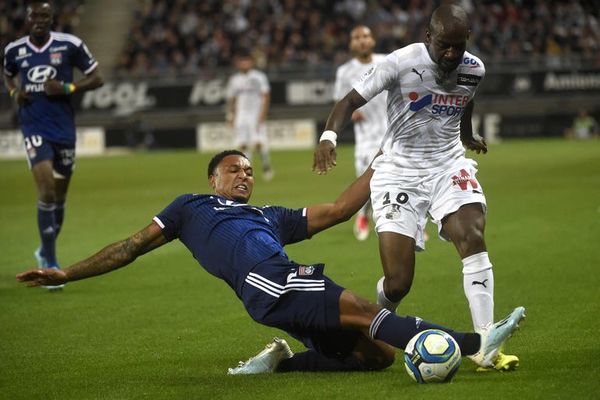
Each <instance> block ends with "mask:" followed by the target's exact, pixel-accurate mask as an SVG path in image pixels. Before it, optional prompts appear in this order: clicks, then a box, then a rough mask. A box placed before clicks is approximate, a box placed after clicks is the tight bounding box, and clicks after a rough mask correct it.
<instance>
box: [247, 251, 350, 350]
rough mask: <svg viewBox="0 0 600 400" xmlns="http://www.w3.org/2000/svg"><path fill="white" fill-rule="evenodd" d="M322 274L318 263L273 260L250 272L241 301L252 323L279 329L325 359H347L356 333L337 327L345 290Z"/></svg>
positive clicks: (280, 258)
mask: <svg viewBox="0 0 600 400" xmlns="http://www.w3.org/2000/svg"><path fill="white" fill-rule="evenodd" d="M323 269H324V265H323V264H315V265H299V264H295V263H291V262H289V261H288V260H286V259H284V258H282V257H274V258H273V259H271V260H269V261H268V262H266V263H262V264H260V265H258V266H257V267H255V268H254V269H253V270H252V271H251V272H250V274H249V275H248V277H247V278H246V284H245V286H244V290H243V296H242V300H243V301H244V305H245V306H246V310H247V311H248V313H249V314H250V316H251V317H252V318H253V319H254V320H255V321H257V322H259V323H261V324H264V325H268V326H272V327H275V328H279V329H282V330H284V331H286V332H287V333H288V334H289V335H290V336H292V337H294V338H296V339H298V340H299V341H301V342H302V343H304V345H305V346H306V347H308V348H310V349H313V350H315V351H317V352H319V353H321V354H323V355H325V356H327V357H346V356H348V355H349V354H351V352H352V350H353V349H354V347H355V345H356V342H357V340H358V338H359V337H360V336H361V334H360V332H359V331H357V330H350V329H343V328H342V327H341V325H340V308H339V301H340V295H341V293H342V292H343V291H344V290H345V289H344V288H343V287H341V286H339V285H338V284H336V283H335V282H334V281H332V280H331V279H329V278H328V277H327V276H325V275H324V274H323Z"/></svg>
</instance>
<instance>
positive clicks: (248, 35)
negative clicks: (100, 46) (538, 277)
mask: <svg viewBox="0 0 600 400" xmlns="http://www.w3.org/2000/svg"><path fill="white" fill-rule="evenodd" d="M441 2H443V0H441V1H440V0H337V1H330V0H302V1H301V0H203V1H196V0H140V1H139V7H138V8H137V10H136V11H135V15H134V17H133V18H132V24H131V28H130V32H129V35H128V38H127V40H126V44H125V45H124V46H123V48H122V50H121V51H120V54H119V56H118V59H117V60H116V66H115V73H117V74H119V75H125V76H169V75H173V76H177V75H181V74H190V75H192V74H198V73H201V72H203V71H215V70H217V69H219V68H221V67H230V66H231V61H232V57H233V55H234V54H235V52H236V50H237V49H240V48H243V49H246V50H249V51H250V52H251V53H252V54H253V56H254V57H255V59H256V62H257V66H258V67H259V68H263V69H264V68H268V69H270V70H278V69H279V70H285V69H296V70H297V69H299V68H303V69H305V68H306V69H311V68H312V69H314V70H318V69H319V68H328V70H329V69H330V68H331V65H337V64H340V63H342V62H344V61H346V60H347V59H348V58H349V54H348V34H349V32H350V30H351V28H352V27H353V26H354V25H356V24H358V23H363V24H366V25H368V26H370V27H371V28H372V30H373V32H374V34H375V36H376V39H377V48H376V51H377V52H381V53H388V52H390V51H392V50H394V49H396V48H399V47H402V46H404V45H406V44H409V43H412V42H415V41H422V40H423V39H424V36H425V29H426V25H427V21H428V18H429V15H430V14H431V11H432V10H433V8H435V7H436V6H438V5H439V4H440V3H441ZM22 3H23V2H22V1H13V0H5V1H2V2H0V41H1V42H2V46H4V45H5V44H6V43H7V42H8V41H10V40H13V39H14V38H16V37H19V36H21V35H24V34H26V32H25V29H24V25H23V21H24V15H25V13H24V6H23V4H22ZM458 3H460V4H461V5H462V6H463V7H464V8H465V9H466V10H467V12H468V13H469V14H470V15H471V16H472V20H471V21H472V34H471V41H470V44H469V46H468V48H469V51H471V52H473V53H475V54H477V55H480V56H482V57H483V58H484V60H485V61H486V63H487V64H488V65H496V64H497V63H500V62H503V63H506V62H523V61H525V62H528V63H531V62H537V63H544V64H545V65H549V66H560V65H561V63H562V62H563V61H564V60H566V59H568V58H570V57H585V58H588V59H591V60H592V62H595V63H596V65H598V66H600V22H599V19H600V0H579V1H575V0H560V1H559V0H503V1H489V0H482V1H475V0H462V1H458ZM55 4H56V5H57V6H59V12H58V17H57V23H56V29H57V30H60V31H66V32H70V31H72V30H73V29H75V28H76V26H77V22H78V15H79V12H80V11H81V10H82V7H81V4H82V1H77V0H71V1H69V0H63V1H56V2H55Z"/></svg>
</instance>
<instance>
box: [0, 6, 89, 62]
mask: <svg viewBox="0 0 600 400" xmlns="http://www.w3.org/2000/svg"><path fill="white" fill-rule="evenodd" d="M53 4H54V6H55V18H54V25H53V27H52V29H53V30H55V31H59V32H66V33H74V31H75V30H76V29H77V25H79V17H80V15H81V13H82V12H83V10H84V7H83V0H54V1H53ZM26 8H27V2H26V1H23V0H0V48H1V49H2V52H4V48H5V47H6V45H7V44H9V43H10V42H12V41H13V40H16V39H19V38H21V37H23V36H26V35H28V34H29V30H28V28H27V26H26V24H25V16H26Z"/></svg>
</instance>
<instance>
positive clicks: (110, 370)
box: [0, 140, 600, 400]
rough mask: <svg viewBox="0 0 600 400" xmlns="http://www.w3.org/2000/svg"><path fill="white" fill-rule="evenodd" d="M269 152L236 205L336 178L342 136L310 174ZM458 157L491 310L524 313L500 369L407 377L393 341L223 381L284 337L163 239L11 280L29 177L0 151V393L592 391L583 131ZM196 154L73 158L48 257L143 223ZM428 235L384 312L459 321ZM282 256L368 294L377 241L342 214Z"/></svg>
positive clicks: (325, 189)
mask: <svg viewBox="0 0 600 400" xmlns="http://www.w3.org/2000/svg"><path fill="white" fill-rule="evenodd" d="M272 158H273V163H274V165H275V169H276V177H275V179H274V180H273V181H272V182H270V183H265V182H263V181H262V180H261V176H260V172H257V178H256V181H257V182H256V186H255V191H254V197H253V203H256V204H281V205H285V206H290V207H301V206H305V205H309V204H314V203H319V202H326V201H331V200H333V199H334V198H335V197H336V195H337V194H339V193H340V192H341V190H342V189H343V188H344V187H345V186H346V185H347V184H348V183H349V182H350V181H351V179H352V178H353V168H354V167H353V158H352V149H351V148H350V147H342V148H340V151H339V160H338V167H337V168H336V169H335V170H334V171H333V172H332V173H331V174H329V175H327V176H317V175H315V174H313V173H311V171H310V164H311V154H310V152H308V151H301V152H276V153H274V154H273V155H272ZM475 158H476V159H477V160H478V162H479V175H478V177H479V179H480V181H481V183H482V184H483V187H484V189H485V192H486V195H487V198H488V206H489V213H488V224H487V229H486V239H487V245H488V249H489V252H490V255H491V259H492V262H493V263H494V271H495V281H496V296H495V301H496V318H500V317H502V316H504V314H507V313H508V312H509V311H510V310H512V308H513V307H515V306H517V305H524V306H525V307H526V308H527V315H528V318H527V320H526V321H525V322H524V324H523V326H522V329H521V330H520V331H519V332H518V334H517V335H515V336H514V337H513V338H512V339H511V340H510V342H509V344H508V348H507V349H506V350H507V352H508V353H514V354H517V355H519V356H520V358H521V367H520V369H519V370H518V371H516V372H514V373H502V374H501V373H476V372H475V366H474V365H473V364H472V363H471V362H470V361H469V360H466V359H465V360H463V364H462V366H461V369H460V370H459V372H458V374H457V375H456V377H455V379H454V380H453V382H452V383H451V384H447V385H417V384H416V383H414V382H413V381H411V380H410V378H409V377H408V375H407V374H406V373H405V371H404V365H403V362H402V358H401V357H400V356H401V354H402V353H401V352H399V353H398V356H399V357H398V358H397V361H396V363H395V364H394V365H393V366H392V367H391V368H389V369H387V370H386V371H383V372H372V373H313V374H309V373H303V374H301V373H293V374H281V375H263V376H245V377H244V376H234V377H231V376H227V375H226V371H227V368H228V367H231V366H234V365H235V364H236V363H237V361H238V360H242V359H244V360H245V359H246V358H248V357H249V356H252V355H254V354H255V353H256V352H258V351H259V350H260V349H262V347H263V346H264V345H265V344H266V343H267V342H268V341H270V340H271V338H272V337H273V336H275V335H282V336H283V337H286V338H287V336H286V335H284V334H282V333H281V332H279V331H277V330H275V329H270V328H267V327H263V326H259V325H258V324H256V323H254V322H253V321H252V320H251V319H250V318H249V317H248V316H247V315H246V313H245V311H244V310H243V308H242V306H241V303H240V302H239V301H238V300H237V299H236V297H235V295H234V294H233V292H232V291H231V290H230V289H229V288H228V287H227V286H226V285H225V284H224V283H223V282H221V281H218V280H217V279H215V278H213V277H212V276H210V275H209V274H207V273H206V272H205V271H204V270H202V268H201V267H200V266H198V265H197V263H196V262H195V260H194V259H193V258H192V257H191V256H190V255H189V254H188V252H187V251H186V249H185V248H184V247H183V246H182V245H181V244H180V243H177V242H174V243H171V244H169V245H166V246H163V247H162V248H160V249H158V250H156V251H155V252H154V253H153V254H149V255H145V256H143V257H141V258H140V259H138V260H137V261H136V262H135V263H134V264H132V265H130V266H128V267H126V268H124V269H121V270H118V271H115V272H113V273H112V274H109V275H105V276H101V277H97V278H94V279H89V280H86V281H81V282H75V283H71V284H68V285H67V287H66V288H65V290H64V291H63V292H61V293H48V292H46V291H44V290H42V289H37V288H36V289H26V288H24V287H22V286H21V285H19V284H18V283H17V282H16V281H15V279H14V275H15V274H16V273H17V272H19V271H22V270H24V269H26V268H29V267H32V266H33V265H34V258H33V251H34V249H35V248H36V247H37V245H38V239H37V233H36V232H37V231H36V222H35V201H36V200H35V191H34V185H33V180H32V177H31V175H30V173H29V172H28V171H27V166H26V163H25V161H24V160H19V161H2V162H0V182H1V185H0V187H1V188H2V196H0V221H1V223H0V249H1V251H0V310H1V311H0V398H1V399H41V398H47V399H148V398H151V399H284V398H285V399H313V400H314V399H325V398H327V399H338V398H340V399H395V398H401V399H421V398H428V399H473V398H483V397H486V398H488V399H507V398H510V399H573V400H575V399H577V400H579V399H592V398H594V399H597V398H599V396H600V394H599V393H600V332H599V328H600V323H599V322H598V319H599V316H600V290H599V289H598V288H599V287H600V270H599V267H600V242H599V239H600V142H597V141H595V142H565V141H560V140H548V141H512V142H505V143H502V144H500V145H494V146H491V149H490V152H489V153H488V154H487V155H485V156H476V157H475ZM207 161H208V156H206V155H199V154H196V153H193V152H157V153H147V154H135V155H128V156H114V157H103V158H80V159H78V161H77V172H76V174H75V176H74V179H73V182H72V187H71V192H70V195H69V198H68V203H67V214H66V222H65V225H64V228H63V232H62V233H61V236H60V238H59V241H58V245H59V247H58V248H59V259H60V261H61V264H62V265H63V266H68V265H69V264H70V263H72V262H75V261H77V260H79V259H81V258H83V257H86V256H88V255H90V254H91V253H92V252H95V251H97V250H99V249H100V248H101V247H103V246H104V245H106V244H108V243H112V242H113V241H116V240H118V239H122V238H125V237H127V236H128V235H129V234H131V233H133V232H135V231H136V230H138V229H140V228H142V227H144V226H145V225H146V224H148V223H149V221H150V220H151V218H152V216H154V215H155V213H157V212H159V211H160V210H162V208H163V207H164V206H165V205H167V204H168V203H169V202H170V201H171V200H172V199H173V198H174V197H175V196H177V195H178V194H181V193H187V192H206V191H207V190H208V189H209V188H208V185H207V183H206V164H207ZM256 169H257V171H258V170H259V168H256ZM433 228H434V227H433V226H431V225H430V226H429V227H428V230H429V233H430V235H431V236H432V239H430V241H429V242H428V243H427V247H428V249H427V251H426V252H425V253H421V254H419V255H418V256H417V270H416V276H415V283H414V286H413V289H412V292H411V293H410V294H409V296H408V297H407V298H406V299H405V301H404V302H403V303H402V305H401V307H400V310H401V312H402V313H407V314H412V315H418V316H421V317H423V318H426V319H429V320H432V321H434V322H439V323H444V324H446V325H449V326H452V327H455V328H457V329H463V330H468V329H470V327H471V321H470V314H469V312H468V306H467V304H466V300H465V299H464V295H463V289H462V273H461V264H460V260H459V258H458V256H457V255H456V252H455V250H454V248H453V247H452V246H451V245H450V244H448V243H444V242H441V241H440V240H439V239H438V238H437V235H435V232H434V229H433ZM288 252H289V254H290V256H291V257H292V258H293V259H295V260H298V261H301V262H304V263H312V262H325V263H326V264H327V269H326V271H327V273H328V275H330V276H331V277H332V278H333V279H335V280H336V281H338V282H339V283H340V284H342V285H344V286H346V287H348V288H350V289H353V290H354V291H356V292H358V293H359V294H361V295H363V296H365V297H367V298H369V299H371V300H374V286H375V282H376V280H377V279H378V278H379V277H380V276H381V267H380V265H379V257H378V250H377V241H376V238H375V237H374V236H373V235H372V236H371V237H370V238H369V240H368V241H366V242H361V243H359V242H357V241H355V239H354V237H353V236H352V223H351V222H348V223H345V224H343V225H340V226H338V227H336V228H334V229H331V230H330V231H328V232H324V233H321V234H319V235H317V236H316V237H315V238H313V239H312V240H310V241H306V242H304V243H300V244H296V245H293V246H289V247H288ZM288 339H289V338H288ZM289 341H290V343H291V345H292V348H293V350H295V351H299V350H301V348H302V347H301V345H300V344H299V343H298V342H296V341H294V340H292V339H290V340H289Z"/></svg>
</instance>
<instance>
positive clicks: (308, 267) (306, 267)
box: [298, 265, 315, 276]
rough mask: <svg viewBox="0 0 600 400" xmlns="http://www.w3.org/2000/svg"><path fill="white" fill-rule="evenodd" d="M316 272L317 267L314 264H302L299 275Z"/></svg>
mask: <svg viewBox="0 0 600 400" xmlns="http://www.w3.org/2000/svg"><path fill="white" fill-rule="evenodd" d="M313 272H315V267H313V266H312V265H301V266H299V267H298V275H299V276H309V275H312V274H313Z"/></svg>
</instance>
